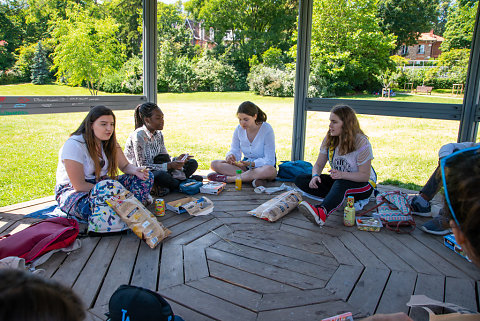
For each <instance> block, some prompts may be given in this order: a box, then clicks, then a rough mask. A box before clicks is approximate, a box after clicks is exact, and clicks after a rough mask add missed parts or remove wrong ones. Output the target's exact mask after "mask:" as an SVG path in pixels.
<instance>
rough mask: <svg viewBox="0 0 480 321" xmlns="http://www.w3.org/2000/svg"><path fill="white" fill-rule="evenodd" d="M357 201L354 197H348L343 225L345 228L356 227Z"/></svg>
mask: <svg viewBox="0 0 480 321" xmlns="http://www.w3.org/2000/svg"><path fill="white" fill-rule="evenodd" d="M354 202H355V199H354V198H353V196H348V197H347V206H345V209H344V210H343V225H345V226H354V225H355V207H353V203H354Z"/></svg>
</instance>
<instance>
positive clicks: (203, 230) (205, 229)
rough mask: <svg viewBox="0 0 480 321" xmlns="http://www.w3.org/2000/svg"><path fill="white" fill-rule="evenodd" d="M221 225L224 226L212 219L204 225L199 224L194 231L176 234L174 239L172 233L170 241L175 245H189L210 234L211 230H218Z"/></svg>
mask: <svg viewBox="0 0 480 321" xmlns="http://www.w3.org/2000/svg"><path fill="white" fill-rule="evenodd" d="M220 225H222V222H221V221H219V220H218V219H211V217H210V220H207V221H205V222H203V223H202V224H199V225H197V226H195V227H193V228H192V229H190V230H188V231H185V232H184V233H182V234H176V235H174V236H173V237H172V235H173V231H172V235H170V237H171V239H170V240H169V241H170V242H173V243H175V244H188V243H190V242H193V241H194V240H196V239H198V238H199V237H201V236H203V235H205V234H208V233H210V231H211V230H214V229H216V228H217V227H219V226H220Z"/></svg>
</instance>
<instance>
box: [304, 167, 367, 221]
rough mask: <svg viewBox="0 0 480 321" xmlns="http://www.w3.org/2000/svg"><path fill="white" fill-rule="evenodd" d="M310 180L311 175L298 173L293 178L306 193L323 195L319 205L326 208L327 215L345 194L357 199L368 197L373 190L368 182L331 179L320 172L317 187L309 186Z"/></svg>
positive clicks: (336, 206) (341, 200)
mask: <svg viewBox="0 0 480 321" xmlns="http://www.w3.org/2000/svg"><path fill="white" fill-rule="evenodd" d="M311 180H312V175H299V176H297V178H296V179H295V185H297V186H298V187H299V188H300V189H301V190H302V191H304V192H306V193H308V194H312V195H315V196H319V197H323V198H324V199H323V202H322V203H321V204H320V206H321V207H323V208H324V209H325V210H326V212H327V213H326V214H327V216H328V215H330V214H331V213H332V212H333V211H335V210H336V209H337V208H338V207H339V206H340V205H342V203H343V200H344V199H345V198H346V197H347V196H353V197H354V198H355V201H358V200H363V199H367V198H369V197H370V195H372V192H373V187H372V185H370V184H369V183H368V182H353V181H349V180H345V179H333V178H332V177H331V176H330V175H326V174H322V175H320V180H321V183H319V184H318V188H310V187H309V186H308V184H309V183H310V181H311Z"/></svg>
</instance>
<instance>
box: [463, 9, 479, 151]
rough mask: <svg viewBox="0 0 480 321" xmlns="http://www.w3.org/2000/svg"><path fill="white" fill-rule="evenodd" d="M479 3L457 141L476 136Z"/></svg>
mask: <svg viewBox="0 0 480 321" xmlns="http://www.w3.org/2000/svg"><path fill="white" fill-rule="evenodd" d="M479 18H480V5H478V7H477V17H476V19H475V28H474V29H473V37H472V47H471V50H470V61H469V63H468V73H467V84H466V86H465V94H464V95H465V96H464V98H463V108H462V116H461V118H460V128H459V130H458V142H474V141H475V140H476V138H477V131H478V120H477V119H476V113H477V110H478V108H479V98H480V58H479V57H480V30H479V27H480V26H479V25H480V23H479V21H478V20H479Z"/></svg>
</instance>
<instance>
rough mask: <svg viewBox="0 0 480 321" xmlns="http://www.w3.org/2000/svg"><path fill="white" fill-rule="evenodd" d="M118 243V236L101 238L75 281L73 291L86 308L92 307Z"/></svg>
mask: <svg viewBox="0 0 480 321" xmlns="http://www.w3.org/2000/svg"><path fill="white" fill-rule="evenodd" d="M119 242H120V235H114V236H105V237H102V238H101V240H100V241H99V242H98V245H97V247H96V248H95V250H94V251H93V253H92V255H91V256H90V258H89V259H88V262H87V264H86V265H85V267H84V268H83V270H82V272H81V273H80V275H79V277H78V279H77V280H76V281H75V284H74V286H73V290H74V291H75V292H76V293H77V294H78V295H79V296H80V297H81V298H82V301H83V302H84V304H85V305H86V306H87V307H88V308H91V307H92V306H93V302H94V300H95V297H96V295H97V293H98V291H99V290H100V289H99V287H100V285H101V284H102V281H103V278H104V276H105V274H106V273H107V270H108V267H109V266H110V262H111V260H112V257H113V255H114V253H115V250H116V249H117V246H118V243H119Z"/></svg>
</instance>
